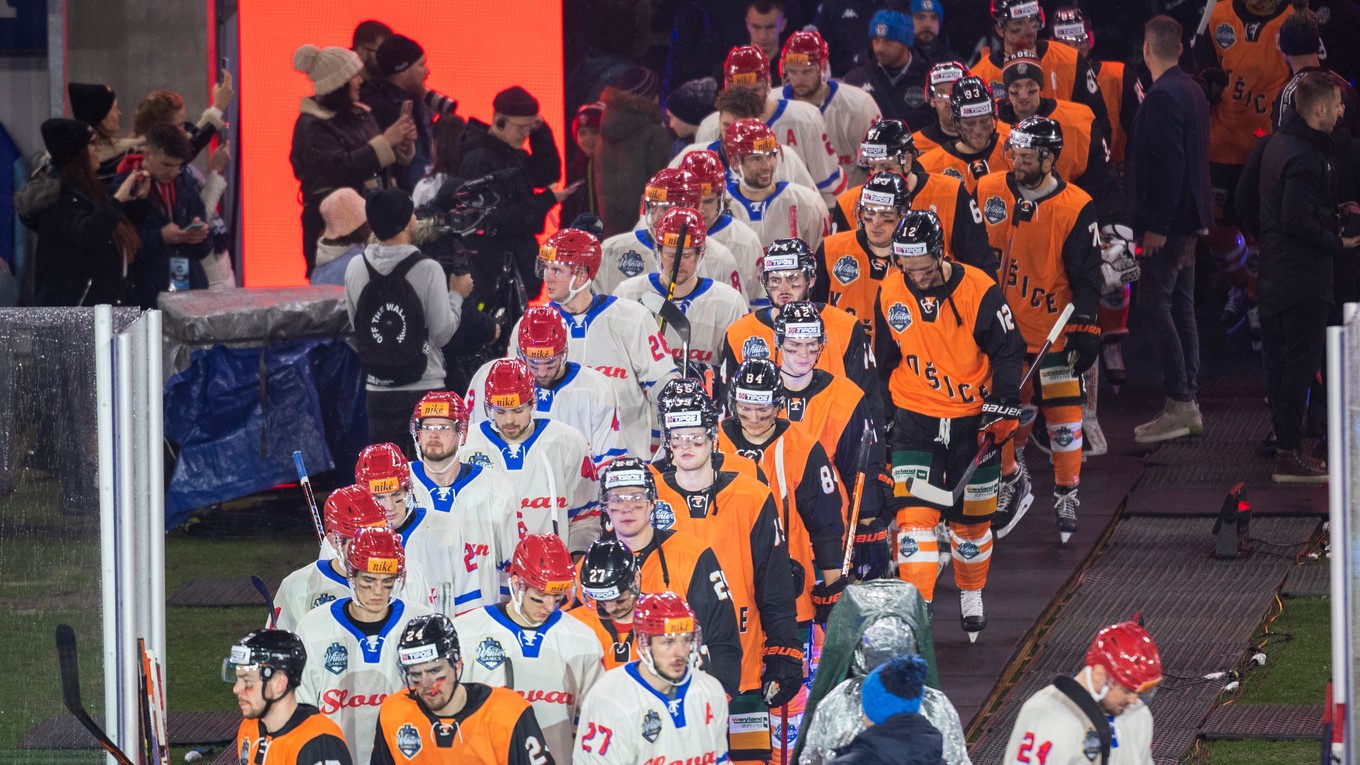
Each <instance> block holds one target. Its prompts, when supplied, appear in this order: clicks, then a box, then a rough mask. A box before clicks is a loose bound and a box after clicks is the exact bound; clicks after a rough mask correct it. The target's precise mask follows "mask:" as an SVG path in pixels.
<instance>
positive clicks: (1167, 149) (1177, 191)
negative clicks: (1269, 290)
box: [1127, 16, 1213, 443]
mask: <svg viewBox="0 0 1360 765" xmlns="http://www.w3.org/2000/svg"><path fill="white" fill-rule="evenodd" d="M1180 53H1181V25H1180V24H1179V23H1178V22H1177V21H1176V20H1175V19H1172V18H1171V17H1169V16H1156V17H1154V18H1152V19H1151V20H1149V21H1148V23H1147V25H1146V26H1145V27H1144V39H1143V59H1144V61H1145V62H1146V63H1147V66H1148V69H1149V70H1150V71H1151V72H1152V80H1153V85H1152V88H1151V89H1149V90H1148V92H1147V96H1146V97H1145V98H1144V100H1143V105H1142V107H1140V108H1139V109H1138V114H1137V116H1136V117H1135V118H1134V121H1133V131H1132V134H1131V136H1130V138H1129V151H1128V154H1127V161H1128V164H1129V165H1130V169H1129V172H1128V178H1129V181H1130V187H1131V193H1130V194H1129V200H1130V202H1131V206H1132V207H1133V212H1134V231H1135V233H1137V234H1139V235H1141V236H1142V239H1143V252H1142V255H1143V262H1142V271H1143V275H1142V278H1141V281H1140V283H1139V293H1140V294H1139V299H1138V314H1139V319H1140V320H1141V322H1142V323H1143V325H1144V327H1145V329H1146V331H1147V334H1148V337H1150V338H1154V339H1155V343H1154V344H1155V345H1156V347H1157V349H1158V352H1159V354H1160V357H1161V358H1160V361H1161V366H1162V376H1163V383H1162V385H1163V389H1164V391H1165V393H1166V405H1165V407H1164V408H1163V410H1162V412H1161V414H1159V415H1158V416H1157V417H1156V418H1155V419H1153V420H1152V421H1150V422H1147V423H1145V424H1143V425H1140V426H1138V427H1137V428H1135V429H1134V440H1136V441H1138V442H1139V443H1154V442H1157V441H1165V440H1168V439H1172V438H1180V437H1182V436H1187V435H1193V434H1196V433H1199V432H1202V431H1203V429H1204V423H1203V420H1202V419H1201V417H1200V412H1199V405H1198V404H1196V403H1195V393H1196V392H1197V390H1198V381H1197V379H1196V378H1197V377H1198V376H1199V333H1198V331H1197V329H1196V327H1195V243H1196V241H1197V240H1198V238H1199V234H1200V233H1202V232H1204V231H1206V230H1207V229H1208V227H1209V224H1210V223H1211V222H1212V221H1213V191H1212V186H1211V184H1210V182H1209V103H1208V101H1207V100H1206V99H1205V97H1204V90H1203V89H1202V88H1200V86H1199V85H1198V84H1197V83H1196V82H1195V80H1194V79H1192V78H1191V77H1190V75H1188V74H1186V73H1185V71H1184V70H1183V69H1181V68H1180V67H1179V66H1178V65H1177V61H1178V59H1179V57H1180Z"/></svg>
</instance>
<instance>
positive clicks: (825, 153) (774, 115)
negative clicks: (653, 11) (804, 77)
mask: <svg viewBox="0 0 1360 765" xmlns="http://www.w3.org/2000/svg"><path fill="white" fill-rule="evenodd" d="M723 88H724V89H732V88H745V89H747V90H754V91H757V92H759V93H761V94H763V95H765V96H766V98H767V102H766V105H765V112H764V113H763V114H762V115H761V116H760V120H761V122H762V123H763V124H765V125H768V126H769V127H770V129H771V130H772V131H773V134H774V135H776V136H778V138H779V143H781V144H783V145H784V146H787V147H789V148H790V149H792V150H793V151H795V152H797V153H798V156H800V157H802V159H803V164H805V165H807V169H808V172H810V173H811V174H812V180H813V182H814V183H815V184H816V185H817V191H818V192H819V193H820V194H821V195H822V196H823V197H825V200H826V205H827V206H830V205H832V204H834V203H835V201H836V195H837V194H839V193H841V192H842V191H844V190H845V175H844V174H842V173H841V168H840V164H839V163H838V162H837V160H836V152H835V150H834V149H832V148H831V141H830V139H829V138H828V136H827V131H826V120H825V119H823V118H822V113H821V112H820V111H818V110H817V107H815V106H813V105H812V104H807V103H804V102H802V101H791V100H787V99H782V98H778V97H777V96H775V95H773V94H771V93H770V92H769V91H770V61H769V59H767V58H765V54H764V53H763V52H762V51H761V50H760V49H759V48H757V47H755V46H751V45H743V46H740V47H737V48H733V49H732V50H731V51H729V52H728V54H727V61H726V62H725V63H724V64H723ZM721 137H723V132H722V130H721V126H720V125H719V122H718V114H717V112H714V113H713V114H710V115H708V116H707V117H705V118H704V120H703V122H701V123H699V130H698V132H697V133H695V136H694V140H695V142H699V143H702V142H705V141H716V140H718V139H719V138H721ZM732 164H733V166H734V167H735V166H736V161H735V160H733V162H732Z"/></svg>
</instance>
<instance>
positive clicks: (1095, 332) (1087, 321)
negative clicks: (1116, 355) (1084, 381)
mask: <svg viewBox="0 0 1360 765" xmlns="http://www.w3.org/2000/svg"><path fill="white" fill-rule="evenodd" d="M1066 348H1067V354H1068V358H1069V359H1071V360H1072V371H1073V372H1074V373H1076V374H1082V373H1083V372H1085V371H1086V370H1088V369H1090V368H1091V365H1092V364H1094V363H1096V359H1098V358H1100V327H1099V326H1098V325H1097V324H1096V320H1095V319H1093V318H1091V317H1090V316H1079V315H1074V316H1073V317H1072V323H1071V324H1068V325H1067V346H1066Z"/></svg>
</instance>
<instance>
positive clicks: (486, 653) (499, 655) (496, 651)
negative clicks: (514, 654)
mask: <svg viewBox="0 0 1360 765" xmlns="http://www.w3.org/2000/svg"><path fill="white" fill-rule="evenodd" d="M477 663H478V664H480V665H482V666H483V667H486V668H487V669H489V670H495V669H496V668H497V667H499V666H500V665H502V664H504V663H505V649H504V648H503V647H501V643H500V641H499V640H497V639H495V638H490V637H489V638H486V639H485V640H483V641H482V642H481V644H480V645H478V646H477Z"/></svg>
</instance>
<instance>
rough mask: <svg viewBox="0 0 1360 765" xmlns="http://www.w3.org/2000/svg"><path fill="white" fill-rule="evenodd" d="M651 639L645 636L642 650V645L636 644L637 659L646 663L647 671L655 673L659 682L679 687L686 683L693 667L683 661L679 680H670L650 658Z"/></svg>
mask: <svg viewBox="0 0 1360 765" xmlns="http://www.w3.org/2000/svg"><path fill="white" fill-rule="evenodd" d="M651 640H652V639H651V638H650V637H648V638H647V646H646V648H647V650H646V651H643V650H642V648H643V647H642V646H638V660H639V661H641V662H642V663H643V664H646V665H647V669H648V671H650V672H651V673H652V674H653V675H656V676H657V677H658V678H660V679H661V682H663V683H665V684H666V685H669V686H670V687H672V688H679V687H680V686H682V685H684V684H685V683H688V682H689V676H690V675H691V674H693V671H694V669H693V667H692V666H691V665H690V663H689V662H685V674H684V676H683V677H681V678H680V679H679V680H672V679H670V678H669V677H666V676H665V675H663V674H661V672H660V670H658V669H657V668H656V662H655V661H654V660H653V659H652V646H651Z"/></svg>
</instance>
